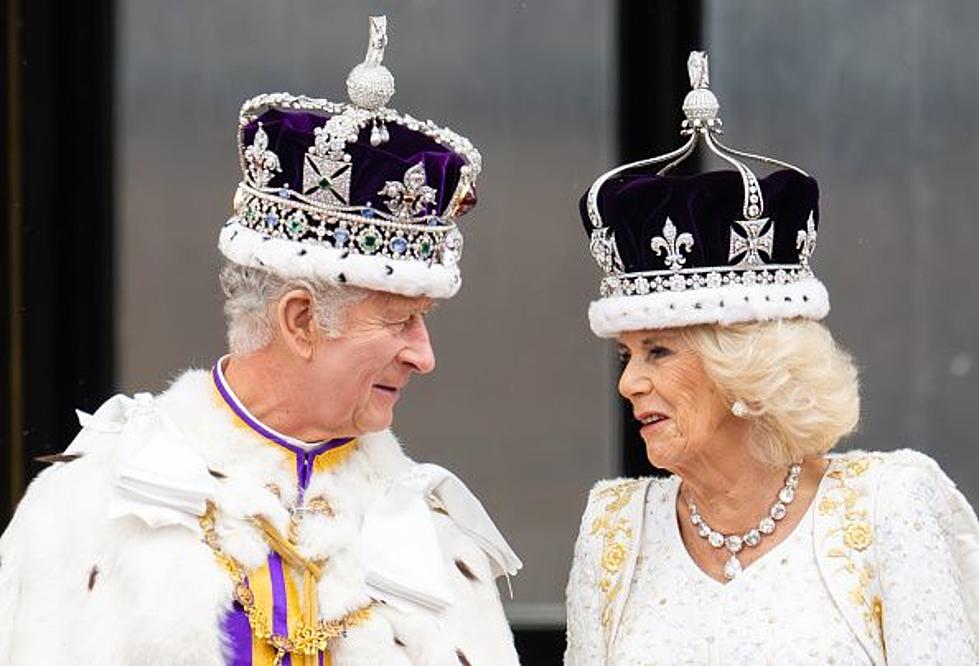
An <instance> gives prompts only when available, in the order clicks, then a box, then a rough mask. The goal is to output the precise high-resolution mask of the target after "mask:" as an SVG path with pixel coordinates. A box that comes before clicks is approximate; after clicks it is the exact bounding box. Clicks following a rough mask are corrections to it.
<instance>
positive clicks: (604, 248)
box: [588, 227, 625, 275]
mask: <svg viewBox="0 0 979 666" xmlns="http://www.w3.org/2000/svg"><path fill="white" fill-rule="evenodd" d="M588 250H589V251H590V252H591V256H593V257H595V261H596V262H598V266H599V267H600V268H601V269H602V270H603V271H605V273H607V274H609V275H612V274H615V273H621V272H623V270H625V269H624V267H623V266H622V258H621V257H620V256H619V249H618V248H617V247H616V245H615V232H614V231H612V230H611V229H610V228H609V227H599V228H597V229H593V230H592V232H591V241H590V242H589V243H588Z"/></svg>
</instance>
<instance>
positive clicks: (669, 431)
mask: <svg viewBox="0 0 979 666" xmlns="http://www.w3.org/2000/svg"><path fill="white" fill-rule="evenodd" d="M618 343H619V353H620V355H621V357H622V360H623V362H624V363H625V367H624V368H623V370H622V376H621V377H620V378H619V393H621V394H622V396H623V397H624V398H625V399H626V400H628V401H629V402H631V403H632V413H633V416H634V417H635V418H636V420H638V421H640V422H641V423H642V425H641V429H640V431H639V432H640V434H641V435H642V438H643V441H644V442H645V444H646V456H647V457H648V458H649V461H650V462H651V463H652V464H653V465H655V466H656V467H661V468H664V469H668V470H670V471H678V470H679V469H680V468H682V467H684V466H685V464H688V463H690V462H693V461H695V460H696V459H697V458H699V457H701V456H704V455H706V454H707V453H708V450H709V448H710V445H711V441H712V440H713V439H715V437H716V436H717V434H718V431H719V430H721V429H722V428H730V427H734V428H739V427H743V426H744V421H743V420H741V419H737V418H736V417H734V416H733V415H732V414H731V412H730V410H729V408H728V404H727V400H726V399H725V398H724V396H722V395H721V394H720V392H719V390H718V389H717V386H716V385H715V384H714V382H713V381H712V380H711V379H710V378H709V377H708V376H707V373H706V371H705V370H704V366H703V363H702V362H701V359H700V356H699V355H698V354H697V353H696V351H694V350H693V348H691V347H690V345H689V344H688V343H687V342H686V341H685V340H684V338H683V336H682V335H681V334H680V333H679V331H678V330H677V329H663V330H648V331H630V332H628V333H622V334H620V335H619V337H618Z"/></svg>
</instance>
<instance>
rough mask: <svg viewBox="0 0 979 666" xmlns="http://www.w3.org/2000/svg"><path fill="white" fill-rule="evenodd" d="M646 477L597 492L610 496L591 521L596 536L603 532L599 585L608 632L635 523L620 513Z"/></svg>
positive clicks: (592, 531)
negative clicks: (599, 513) (603, 599)
mask: <svg viewBox="0 0 979 666" xmlns="http://www.w3.org/2000/svg"><path fill="white" fill-rule="evenodd" d="M642 483H643V482H642V480H639V479H630V480H628V481H623V482H621V483H617V484H615V485H613V486H609V487H607V488H603V489H602V490H600V491H598V492H597V493H596V495H595V498H596V500H597V499H606V498H609V500H610V501H609V502H608V504H606V505H605V508H604V510H603V511H602V514H601V515H599V516H596V517H595V520H593V521H592V524H591V534H592V536H595V535H601V539H602V559H601V561H600V565H601V568H602V575H601V578H600V579H599V581H598V587H599V589H600V590H601V592H602V594H603V595H605V602H604V605H603V607H602V627H603V628H604V629H605V630H606V631H608V630H609V628H610V625H611V622H612V607H613V605H614V603H615V600H616V598H617V597H618V595H619V592H620V591H621V590H622V581H621V580H620V579H619V576H618V574H619V573H620V572H621V571H622V566H623V565H624V564H625V562H626V559H627V557H628V555H629V544H630V543H631V541H632V524H631V523H630V521H629V520H628V519H627V518H623V517H621V516H620V515H619V512H620V511H622V509H624V508H625V507H626V506H627V505H628V504H629V501H630V500H631V499H632V495H633V494H634V493H635V492H636V490H637V489H638V488H639V487H640V486H641V485H642Z"/></svg>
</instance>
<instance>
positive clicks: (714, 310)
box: [588, 278, 829, 338]
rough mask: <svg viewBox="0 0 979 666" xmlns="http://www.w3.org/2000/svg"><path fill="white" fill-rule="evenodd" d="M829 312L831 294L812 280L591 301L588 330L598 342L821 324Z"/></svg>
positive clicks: (817, 281) (820, 284)
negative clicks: (759, 325) (732, 327)
mask: <svg viewBox="0 0 979 666" xmlns="http://www.w3.org/2000/svg"><path fill="white" fill-rule="evenodd" d="M828 312H829V294H828V293H827V292H826V287H824V286H823V283H822V282H820V281H819V280H817V279H816V278H808V279H805V280H802V281H800V282H796V283H793V284H755V285H750V286H744V285H728V286H724V287H718V288H716V289H691V290H689V291H669V292H658V293H655V294H646V295H645V296H613V297H610V298H600V299H598V300H597V301H592V303H591V306H590V307H589V308H588V319H589V321H590V323H591V330H592V332H594V333H595V335H597V336H599V337H601V338H614V337H615V336H617V335H618V334H619V333H624V332H626V331H642V330H646V329H654V328H678V327H680V326H692V325H694V324H721V325H726V324H737V323H741V322H751V321H769V320H772V319H789V318H792V317H804V318H806V319H817V320H818V319H822V318H823V317H825V316H826V314H827V313H828Z"/></svg>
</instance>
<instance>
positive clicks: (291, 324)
mask: <svg viewBox="0 0 979 666" xmlns="http://www.w3.org/2000/svg"><path fill="white" fill-rule="evenodd" d="M315 307H316V302H315V301H314V300H313V296H312V295H311V294H310V293H309V292H308V291H306V290H305V289H293V290H292V291H290V292H288V293H286V294H285V295H284V296H283V297H282V298H280V299H279V303H278V306H277V311H276V321H277V322H278V324H279V335H280V336H282V340H283V341H284V342H285V344H286V348H288V349H289V351H290V352H292V353H293V354H295V355H296V356H299V357H300V358H302V359H304V360H307V361H308V360H309V359H311V358H312V357H313V350H314V348H315V346H316V340H317V336H318V335H319V326H318V324H317V323H316V316H315Z"/></svg>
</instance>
